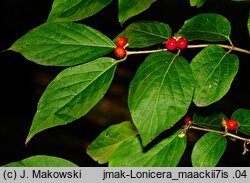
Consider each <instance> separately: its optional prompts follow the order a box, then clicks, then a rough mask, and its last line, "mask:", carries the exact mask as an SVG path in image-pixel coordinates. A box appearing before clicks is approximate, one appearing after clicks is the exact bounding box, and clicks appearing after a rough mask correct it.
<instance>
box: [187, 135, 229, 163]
mask: <svg viewBox="0 0 250 183" xmlns="http://www.w3.org/2000/svg"><path fill="white" fill-rule="evenodd" d="M226 146H227V140H226V138H225V137H224V136H223V135H220V134H218V133H214V132H209V133H206V134H205V135H204V136H203V137H201V138H200V139H199V140H198V142H197V143H196V144H195V146H194V149H193V151H192V155H191V159H192V165H193V166H195V167H214V166H216V165H217V163H218V162H219V160H220V158H221V157H222V155H223V154H224V152H225V150H226Z"/></svg>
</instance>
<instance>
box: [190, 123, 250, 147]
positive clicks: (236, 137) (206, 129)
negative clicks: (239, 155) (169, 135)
mask: <svg viewBox="0 0 250 183" xmlns="http://www.w3.org/2000/svg"><path fill="white" fill-rule="evenodd" d="M189 129H195V130H200V131H205V132H215V133H219V134H222V135H224V136H229V137H233V138H235V139H239V140H242V141H245V142H247V143H250V139H247V138H244V137H240V136H238V135H235V134H232V133H229V132H224V131H218V130H212V129H208V128H201V127H198V126H194V125H190V126H189Z"/></svg>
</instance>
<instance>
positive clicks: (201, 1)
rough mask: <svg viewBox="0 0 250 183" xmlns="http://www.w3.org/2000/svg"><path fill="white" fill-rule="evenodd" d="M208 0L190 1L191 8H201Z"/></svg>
mask: <svg viewBox="0 0 250 183" xmlns="http://www.w3.org/2000/svg"><path fill="white" fill-rule="evenodd" d="M206 1H207V0H190V1H189V2H190V5H191V6H196V7H197V8H199V7H201V6H202V5H203V4H204V3H205V2H206Z"/></svg>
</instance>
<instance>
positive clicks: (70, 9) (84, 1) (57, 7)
mask: <svg viewBox="0 0 250 183" xmlns="http://www.w3.org/2000/svg"><path fill="white" fill-rule="evenodd" d="M111 2H112V0H70V1H68V0H54V2H53V5H52V9H51V11H50V14H49V17H48V21H49V22H51V21H55V22H69V21H78V20H82V19H84V18H87V17H90V16H92V15H94V14H96V13H97V12H99V11H100V10H102V9H103V8H104V7H106V6H107V5H108V4H109V3H111Z"/></svg>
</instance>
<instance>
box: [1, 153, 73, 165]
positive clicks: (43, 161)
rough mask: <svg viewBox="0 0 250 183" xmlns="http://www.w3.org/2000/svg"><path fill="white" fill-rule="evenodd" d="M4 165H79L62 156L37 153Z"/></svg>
mask: <svg viewBox="0 0 250 183" xmlns="http://www.w3.org/2000/svg"><path fill="white" fill-rule="evenodd" d="M4 167H77V165H76V164H74V163H72V162H70V161H68V160H65V159H62V158H58V157H53V156H45V155H37V156H31V157H29V158H26V159H23V160H21V161H18V162H12V163H9V164H7V165H4Z"/></svg>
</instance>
